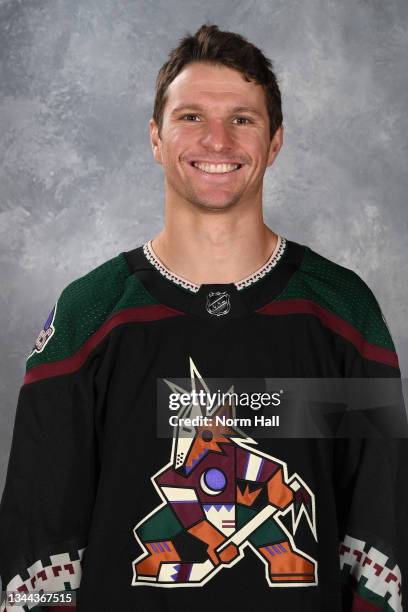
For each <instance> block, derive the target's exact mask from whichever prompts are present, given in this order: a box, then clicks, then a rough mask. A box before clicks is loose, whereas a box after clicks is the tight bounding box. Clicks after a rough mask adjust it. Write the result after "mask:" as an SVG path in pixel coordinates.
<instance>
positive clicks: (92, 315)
mask: <svg viewBox="0 0 408 612" xmlns="http://www.w3.org/2000/svg"><path fill="white" fill-rule="evenodd" d="M156 303H157V301H156V300H155V299H154V298H153V297H152V296H151V295H150V294H149V293H148V292H147V290H146V289H145V288H144V287H143V285H142V284H141V282H140V281H139V280H138V279H137V278H136V277H135V275H133V274H131V272H130V270H129V267H128V264H127V261H126V259H125V256H124V254H123V253H120V254H119V255H117V256H115V257H113V258H112V259H109V260H108V261H105V262H104V263H103V264H101V265H99V266H98V267H97V268H94V269H93V270H91V271H90V272H88V273H87V274H85V275H84V276H82V277H80V278H78V279H76V280H74V281H72V282H71V283H70V284H69V285H67V286H66V287H65V289H63V291H62V293H61V294H60V296H59V298H58V300H57V302H56V304H55V306H54V308H53V309H52V311H51V313H50V315H49V317H48V319H47V321H46V323H45V325H44V329H42V330H41V332H40V334H39V336H38V338H37V340H36V343H35V346H34V347H33V350H32V351H31V353H30V355H29V356H28V357H27V363H26V371H28V370H30V369H31V368H33V367H35V366H38V365H42V364H47V363H52V362H55V361H58V360H61V359H66V358H67V357H70V356H72V355H73V354H74V353H75V352H76V351H78V350H79V349H80V348H81V346H82V345H83V344H84V342H85V341H86V340H87V339H88V338H89V337H90V336H91V335H92V334H93V333H94V332H95V331H97V330H98V329H99V328H100V327H101V325H103V323H104V322H105V321H106V320H107V319H108V318H109V317H110V316H111V315H113V314H116V313H118V312H119V311H120V310H123V309H126V308H131V307H133V306H144V305H148V304H156Z"/></svg>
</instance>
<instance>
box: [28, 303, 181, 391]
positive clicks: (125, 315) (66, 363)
mask: <svg viewBox="0 0 408 612" xmlns="http://www.w3.org/2000/svg"><path fill="white" fill-rule="evenodd" d="M180 315H185V313H184V312H181V311H179V310H175V309H174V308H170V307H169V306H164V305H163V304H151V305H149V306H132V307H131V308H125V309H124V310H121V311H120V312H118V313H116V314H114V315H113V316H112V317H111V318H110V319H108V320H107V321H105V323H104V324H103V325H102V326H101V327H100V328H99V329H97V330H96V332H94V333H93V334H92V336H90V337H89V338H88V339H87V340H86V342H85V343H84V344H83V345H82V346H81V348H80V349H78V350H77V352H76V353H74V354H73V355H71V356H70V357H66V358H65V359H61V360H59V361H54V362H53V363H44V364H41V365H38V366H34V367H33V368H31V370H28V372H27V373H26V375H25V376H24V381H23V385H27V384H29V383H32V382H34V381H36V380H42V379H43V378H50V377H52V376H60V375H61V374H71V373H72V372H75V371H76V370H78V369H79V368H80V367H81V365H82V364H83V363H84V362H85V360H86V359H87V357H88V355H89V354H90V352H91V351H92V350H93V349H94V348H95V347H96V346H97V345H98V344H99V343H100V342H101V341H102V340H103V338H104V337H105V336H106V335H107V334H108V333H109V332H110V331H111V330H112V329H113V328H114V327H117V326H118V325H121V324H122V323H132V322H134V321H158V320H160V319H167V318H169V317H177V316H180Z"/></svg>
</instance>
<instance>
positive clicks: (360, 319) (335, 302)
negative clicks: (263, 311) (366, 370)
mask: <svg viewBox="0 0 408 612" xmlns="http://www.w3.org/2000/svg"><path fill="white" fill-rule="evenodd" d="M305 249H306V251H305V256H304V258H303V261H302V264H301V266H300V268H299V270H298V271H297V272H296V273H295V274H294V275H293V276H292V278H291V281H290V282H289V284H288V286H287V287H286V289H285V290H284V291H283V292H282V293H281V294H280V295H279V298H278V300H279V301H281V300H288V299H305V300H311V301H313V302H315V303H316V304H318V305H319V306H321V307H322V308H324V309H326V310H328V311H330V312H331V313H333V314H335V315H337V316H338V317H340V318H341V319H342V320H343V321H346V322H347V323H350V324H351V325H352V326H353V327H355V328H356V329H357V330H358V331H359V332H360V333H361V334H362V335H363V337H364V338H365V340H366V341H367V342H369V343H371V344H375V345H376V346H379V347H382V348H387V349H391V350H393V351H395V347H394V343H393V340H392V337H391V334H390V332H389V329H388V326H387V324H386V321H385V318H384V316H383V314H382V312H381V308H380V306H379V304H378V302H377V300H376V298H375V296H374V294H373V292H372V291H371V289H370V288H369V287H368V285H367V284H366V283H365V282H364V281H363V280H362V278H361V277H360V276H358V274H356V273H355V272H353V270H350V269H349V268H345V267H344V266H341V265H339V264H337V263H335V262H333V261H331V260H329V259H327V258H326V257H323V256H322V255H319V254H318V253H316V252H315V251H313V250H312V249H310V248H309V247H305Z"/></svg>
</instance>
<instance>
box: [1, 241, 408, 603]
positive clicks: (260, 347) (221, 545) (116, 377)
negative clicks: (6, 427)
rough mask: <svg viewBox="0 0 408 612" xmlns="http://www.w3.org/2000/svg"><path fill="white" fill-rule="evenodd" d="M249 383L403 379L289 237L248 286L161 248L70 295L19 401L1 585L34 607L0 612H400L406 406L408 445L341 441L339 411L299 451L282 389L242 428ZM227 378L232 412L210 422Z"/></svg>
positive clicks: (219, 411)
mask: <svg viewBox="0 0 408 612" xmlns="http://www.w3.org/2000/svg"><path fill="white" fill-rule="evenodd" d="M244 379H245V380H246V381H249V386H250V387H251V385H253V388H252V391H256V390H258V389H255V385H254V383H253V382H251V381H258V380H261V379H263V380H275V379H276V380H277V379H279V380H281V381H282V380H283V381H284V380H289V379H291V380H292V379H297V380H304V381H307V380H310V379H315V380H321V379H324V380H327V379H341V380H343V379H344V380H345V379H384V380H385V379H387V380H390V381H391V380H392V381H394V382H395V383H396V384H398V382H400V370H399V366H398V358H397V355H396V352H395V347H394V344H393V341H392V338H391V336H390V333H389V330H388V328H387V325H386V323H385V320H384V317H383V316H382V313H381V310H380V307H379V305H378V303H377V301H376V299H375V297H374V295H373V293H372V292H371V290H370V289H369V287H368V286H367V285H366V284H365V283H364V281H363V280H362V279H361V278H360V277H359V276H358V275H357V274H356V273H354V272H353V271H351V270H349V269H347V268H345V267H342V266H340V265H338V264H336V263H334V262H332V261H330V260H328V259H326V258H325V257H323V256H321V255H319V254H318V253H316V252H315V251H313V250H312V249H311V248H309V247H307V246H305V245H302V244H299V243H296V242H294V241H291V240H289V239H285V238H283V237H279V239H278V243H277V245H276V249H275V251H274V253H273V254H272V255H271V257H270V258H269V259H268V261H267V262H266V263H265V265H264V266H262V267H261V268H260V269H258V270H257V271H256V272H255V273H254V274H251V275H250V276H249V277H247V278H245V279H242V280H241V281H239V282H237V283H227V284H202V285H195V284H194V283H191V282H190V281H188V280H186V279H183V278H181V277H179V276H177V275H175V274H174V273H172V272H171V271H170V270H168V269H167V268H166V267H165V266H164V264H163V263H162V262H161V261H160V260H159V259H158V257H157V256H156V255H155V253H154V251H153V249H152V245H151V242H150V241H149V242H147V243H146V244H144V245H143V246H140V247H138V248H136V249H134V250H131V251H128V252H121V253H120V254H119V255H117V256H115V257H114V258H112V259H110V260H108V261H106V262H104V263H103V264H102V265H100V266H98V267H97V268H95V269H94V270H92V271H90V272H89V273H88V274H86V275H84V276H82V277H81V278H78V279H76V280H74V281H73V282H72V283H70V284H69V285H68V286H67V287H66V288H65V289H64V290H63V291H62V293H61V294H60V296H59V298H58V300H57V301H56V304H55V306H54V308H53V309H52V311H51V312H50V314H49V316H48V318H47V321H46V323H45V325H44V328H43V329H42V330H41V332H40V334H39V336H38V338H37V340H36V342H35V345H34V347H33V349H32V351H31V352H30V354H29V356H28V359H27V364H26V373H25V378H24V381H23V384H22V387H21V389H20V393H19V398H18V405H17V410H16V417H15V424H14V430H13V438H12V446H11V454H10V459H9V464H8V470H7V478H6V484H5V489H4V492H3V496H2V501H1V506H0V574H1V578H2V583H3V589H4V590H7V598H9V597H10V594H14V595H15V594H23V595H25V596H27V597H26V599H24V598H22V599H20V600H19V601H20V603H19V605H17V606H16V605H15V606H13V607H11V606H10V605H9V604H8V603H7V601H9V599H7V598H6V599H5V600H4V602H3V604H2V606H1V608H0V610H1V611H2V612H4V611H6V610H14V611H22V610H28V609H34V610H43V609H48V608H46V607H45V604H44V605H43V604H41V603H40V602H39V600H38V599H37V600H36V599H35V598H32V599H31V601H30V599H29V597H28V595H29V594H32V593H34V594H35V593H37V594H38V593H42V592H44V593H64V592H72V593H74V595H76V610H77V611H78V612H116V611H118V610H120V611H121V612H135V611H139V610H140V611H141V612H156V611H157V612H160V611H166V612H175V611H176V610H177V611H180V610H194V611H195V612H208V610H212V611H214V612H218V611H219V612H221V610H225V609H226V608H228V609H231V610H235V611H236V612H241V611H242V612H243V611H244V610H245V611H246V610H248V609H253V608H254V607H260V608H261V609H268V610H269V609H270V610H285V611H289V612H291V611H297V610H303V611H310V612H318V611H324V612H326V611H327V610H330V611H331V612H340V611H341V610H353V611H354V612H357V611H361V612H374V611H376V610H383V611H393V612H399V611H401V610H402V609H403V608H402V606H403V602H404V603H405V602H406V600H407V595H406V588H407V587H406V584H407V582H408V575H407V571H408V570H407V565H408V564H407V558H408V552H407V544H408V542H407V539H408V538H407V530H408V521H407V519H408V497H407V490H406V489H407V482H408V451H407V438H406V437H404V436H406V418H405V412H404V409H403V406H401V405H399V406H397V412H395V411H391V412H389V413H388V412H385V413H384V412H383V413H382V414H383V421H382V423H383V425H384V427H385V428H387V427H388V425H389V424H390V422H391V420H392V419H394V417H396V418H397V422H398V428H399V432H400V436H399V437H398V436H395V435H394V434H393V435H391V436H384V437H381V432H380V436H375V435H367V436H364V437H361V436H347V437H346V436H344V435H341V431H342V430H341V429H339V428H338V427H337V425H338V424H339V418H338V416H339V413H338V412H337V413H336V419H335V422H336V423H337V425H336V427H334V428H333V427H331V428H329V429H330V435H326V433H327V432H324V435H316V436H306V435H304V432H303V433H302V431H303V430H302V431H299V430H298V429H296V427H297V426H298V425H299V423H300V421H302V419H304V417H305V414H306V412H305V411H303V412H298V413H295V412H290V411H287V412H285V410H286V409H285V408H284V401H283V404H282V406H280V405H279V402H280V400H281V399H282V397H284V393H283V392H284V389H283V386H282V387H281V386H279V387H278V389H277V390H275V393H272V394H269V395H268V393H267V390H268V389H267V388H266V387H265V388H264V389H263V392H264V394H265V398H268V397H272V396H273V402H274V404H275V405H274V406H273V407H268V406H266V404H265V406H261V407H260V406H259V405H257V406H256V407H254V406H252V408H253V410H252V412H251V407H249V408H248V407H247V408H246V409H245V407H243V408H241V412H240V413H239V411H238V408H237V397H238V395H237V394H236V393H235V392H236V391H237V390H238V389H239V388H240V381H241V380H244ZM214 380H225V381H228V385H227V387H228V388H225V389H224V390H225V391H232V392H233V393H232V394H231V395H230V396H228V395H227V397H226V399H225V397H220V396H216V394H214V397H213V400H211V402H212V403H211V402H210V400H209V399H208V398H209V397H211V392H212V391H215V389H214V388H213V385H212V382H211V381H214ZM234 381H235V382H234ZM250 391H251V389H250ZM234 393H235V395H234ZM242 395H244V393H242ZM246 397H247V399H248V397H250V399H251V400H253V399H254V397H255V395H253V396H251V393H250V392H247V393H246ZM203 398H204V399H203ZM255 398H256V399H257V400H260V399H262V398H261V396H260V395H259V394H258V395H256V397H255ZM265 398H264V399H265ZM202 399H203V402H202V401H201V400H202ZM238 399H241V397H239V398H238ZM359 401H360V400H359ZM166 402H167V403H166ZM172 402H173V403H172ZM288 406H289V404H288ZM394 408H395V406H394ZM314 409H316V406H315V407H314ZM250 412H251V419H252V420H251V419H249V418H248V419H247V420H244V419H239V420H238V416H237V415H238V414H241V416H242V415H243V414H245V415H246V416H248V414H249V413H250ZM340 413H341V410H340ZM308 414H309V413H308ZM384 414H385V417H384ZM387 415H391V416H388V417H387ZM255 417H256V418H258V419H259V420H260V421H259V422H260V425H259V426H258V427H257V426H253V427H251V425H253V420H254V419H255ZM387 418H388V421H389V423H387ZM279 419H280V421H279ZM340 420H341V419H340ZM368 420H369V419H368ZM330 422H331V423H333V420H332V421H330ZM288 423H289V424H290V423H292V425H293V426H294V427H295V429H296V431H297V433H296V435H291V434H290V427H289V429H288V428H286V429H284V430H283V431H285V432H286V433H285V435H280V434H279V431H280V427H281V428H282V427H286V426H287V425H288ZM246 424H248V427H246ZM166 427H167V430H166ZM353 427H354V425H352V426H351V429H353ZM390 429H391V430H392V429H395V428H393V427H391V428H390ZM165 431H168V432H169V433H168V435H166V434H165V433H160V432H165ZM262 431H263V432H264V433H262ZM308 431H310V430H308ZM267 432H272V433H267ZM288 432H289V433H288ZM258 434H259V435H258ZM339 434H340V435H339ZM16 601H17V599H16ZM41 606H42V607H41ZM61 609H67V608H61Z"/></svg>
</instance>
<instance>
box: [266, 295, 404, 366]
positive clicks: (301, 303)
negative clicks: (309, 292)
mask: <svg viewBox="0 0 408 612" xmlns="http://www.w3.org/2000/svg"><path fill="white" fill-rule="evenodd" d="M256 312H258V313H261V314H266V315H287V314H305V313H306V314H311V315H314V316H316V317H318V319H319V320H320V322H321V323H322V325H324V326H325V327H328V328H329V329H331V330H332V331H334V332H335V333H336V334H338V335H339V336H342V337H343V338H345V339H346V340H348V341H349V342H351V344H353V345H354V347H355V348H356V349H357V351H358V352H359V353H360V355H361V356H362V357H364V358H365V359H371V360H373V361H379V362H381V363H384V364H386V365H389V366H392V367H393V368H398V367H399V364H398V356H397V353H396V352H395V351H392V350H391V349H387V348H382V347H380V346H376V345H375V344H371V343H370V342H367V340H366V339H365V338H364V336H363V335H362V334H361V333H360V332H359V331H358V329H356V328H355V327H354V326H353V325H351V323H348V322H347V321H344V320H343V319H341V318H340V317H339V316H338V315H335V314H333V313H332V312H330V311H329V310H326V309H325V308H322V307H321V306H320V305H319V304H316V302H313V301H312V300H303V299H293V300H282V301H281V302H270V303H269V304H266V305H265V306H262V308H258V309H257V311H256Z"/></svg>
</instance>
